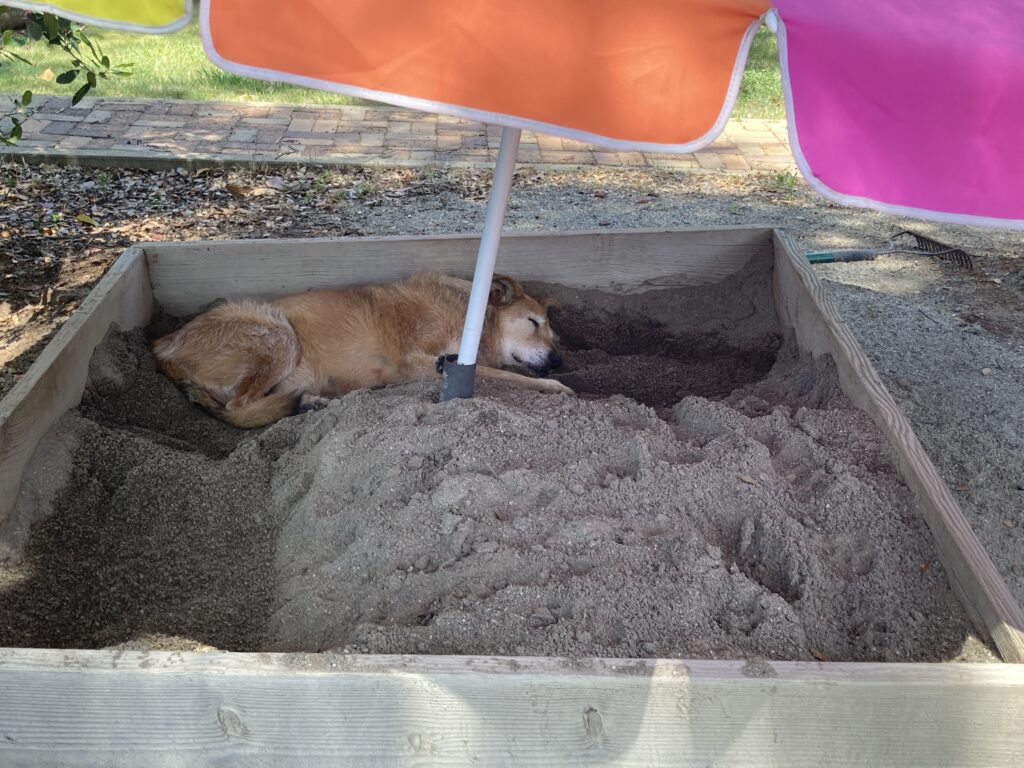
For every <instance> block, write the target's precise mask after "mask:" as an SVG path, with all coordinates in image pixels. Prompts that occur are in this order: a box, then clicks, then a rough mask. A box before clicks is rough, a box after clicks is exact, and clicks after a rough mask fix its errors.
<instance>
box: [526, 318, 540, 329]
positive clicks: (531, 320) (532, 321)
mask: <svg viewBox="0 0 1024 768" xmlns="http://www.w3.org/2000/svg"><path fill="white" fill-rule="evenodd" d="M526 319H527V320H529V321H530V322H531V323H533V327H534V328H540V323H538V322H537V320H536V319H535V318H532V317H528V318H526Z"/></svg>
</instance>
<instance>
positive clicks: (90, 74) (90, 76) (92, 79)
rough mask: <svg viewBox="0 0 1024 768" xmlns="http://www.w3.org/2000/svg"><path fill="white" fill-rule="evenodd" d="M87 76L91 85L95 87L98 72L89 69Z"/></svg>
mask: <svg viewBox="0 0 1024 768" xmlns="http://www.w3.org/2000/svg"><path fill="white" fill-rule="evenodd" d="M85 76H86V77H87V78H88V80H89V85H91V86H92V87H93V88H95V87H96V73H95V72H93V71H92V70H89V71H88V72H86V75H85Z"/></svg>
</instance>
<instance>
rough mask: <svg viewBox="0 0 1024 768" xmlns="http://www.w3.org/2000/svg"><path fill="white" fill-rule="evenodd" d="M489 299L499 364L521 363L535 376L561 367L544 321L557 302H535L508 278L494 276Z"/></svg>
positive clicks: (550, 331)
mask: <svg viewBox="0 0 1024 768" xmlns="http://www.w3.org/2000/svg"><path fill="white" fill-rule="evenodd" d="M489 302H490V304H491V306H492V307H493V308H494V312H495V314H496V319H497V322H498V337H499V339H500V344H501V364H502V365H522V366H524V367H526V368H529V369H530V370H531V371H533V372H534V373H536V374H538V375H539V376H546V375H547V374H549V373H550V372H551V371H553V370H555V369H556V368H561V367H562V356H561V355H560V354H558V350H557V348H556V346H555V345H556V342H557V341H558V339H557V337H556V336H555V333H554V331H552V330H551V323H549V322H548V312H549V311H550V310H552V309H555V310H557V309H558V308H559V305H558V302H557V301H555V300H552V299H548V300H544V301H538V300H537V299H535V298H533V297H532V296H527V295H526V292H525V291H524V290H523V286H521V285H520V284H519V283H517V282H516V281H515V280H513V279H512V278H511V277H505V276H504V275H496V276H495V277H494V280H493V281H492V282H491V294H490V297H489Z"/></svg>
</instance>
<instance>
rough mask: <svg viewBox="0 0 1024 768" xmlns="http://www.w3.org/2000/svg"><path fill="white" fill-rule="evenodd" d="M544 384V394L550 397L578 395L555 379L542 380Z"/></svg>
mask: <svg viewBox="0 0 1024 768" xmlns="http://www.w3.org/2000/svg"><path fill="white" fill-rule="evenodd" d="M541 381H543V382H544V388H543V389H542V390H541V391H542V392H546V393H547V394H549V395H575V394H576V393H575V392H574V391H573V390H571V389H570V388H569V387H567V386H565V384H563V383H562V382H560V381H555V380H554V379H541Z"/></svg>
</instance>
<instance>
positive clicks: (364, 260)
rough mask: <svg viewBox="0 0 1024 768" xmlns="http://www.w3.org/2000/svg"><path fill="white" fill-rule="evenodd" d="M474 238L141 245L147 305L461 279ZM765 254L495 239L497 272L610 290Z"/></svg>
mask: <svg viewBox="0 0 1024 768" xmlns="http://www.w3.org/2000/svg"><path fill="white" fill-rule="evenodd" d="M478 243H479V236H478V235H447V236H429V237H350V238H337V239H313V240H309V239H307V240H252V241H241V240H239V241H229V240H224V241H206V242H189V243H146V244H144V245H143V246H142V247H143V248H144V249H145V251H146V254H147V257H148V259H149V267H150V274H151V276H152V279H153V292H154V296H155V298H156V301H157V303H158V304H159V305H160V306H161V307H162V308H163V309H164V310H166V311H167V312H170V313H171V314H174V315H179V316H182V315H190V314H194V313H196V312H198V311H199V310H201V309H202V308H203V307H205V306H207V305H208V304H209V303H210V302H212V301H214V300H216V299H219V298H228V299H230V298H241V297H260V298H268V297H276V296H281V295H283V294H287V293H295V292H299V291H305V290H309V289H311V288H327V287H333V286H340V285H350V284H353V283H364V282H387V281H391V280H397V279H400V278H403V277H407V276H408V275H410V274H412V273H414V272H419V271H423V270H432V269H433V270H440V271H442V272H450V273H454V274H463V275H470V274H472V271H473V265H474V263H475V260H476V251H477V245H478ZM770 248H771V230H769V229H765V228H750V229H737V228H727V229H708V230H599V231H596V232H567V233H552V232H546V233H543V234H537V233H526V232H509V233H505V235H503V237H502V241H501V248H500V251H499V253H498V271H499V272H500V271H503V270H504V271H506V272H508V273H509V274H511V275H513V276H514V277H516V278H518V279H520V280H543V281H547V282H557V283H562V284H563V285H570V286H574V287H579V288H605V289H611V290H616V291H620V292H629V291H634V290H638V289H640V290H642V289H645V288H649V287H652V286H656V285H658V284H660V283H663V282H665V281H668V282H669V283H670V284H673V285H706V284H708V283H714V282H717V281H719V280H721V279H722V278H724V277H726V276H728V275H730V274H732V273H734V272H736V271H737V270H739V269H741V268H742V267H743V265H744V264H746V263H747V261H748V260H749V259H750V258H751V257H752V256H754V255H757V254H763V253H766V252H768V251H769V249H770Z"/></svg>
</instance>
